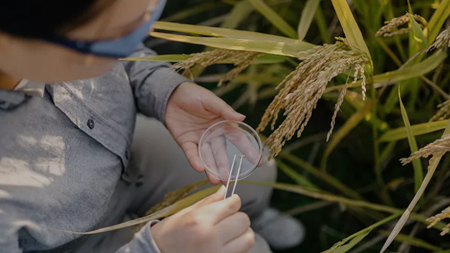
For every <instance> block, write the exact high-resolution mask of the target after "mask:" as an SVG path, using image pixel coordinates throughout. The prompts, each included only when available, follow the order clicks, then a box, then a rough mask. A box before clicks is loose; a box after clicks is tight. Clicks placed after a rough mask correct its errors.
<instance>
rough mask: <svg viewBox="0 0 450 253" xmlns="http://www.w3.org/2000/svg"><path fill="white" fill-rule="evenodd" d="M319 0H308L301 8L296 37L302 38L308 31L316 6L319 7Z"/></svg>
mask: <svg viewBox="0 0 450 253" xmlns="http://www.w3.org/2000/svg"><path fill="white" fill-rule="evenodd" d="M320 1H321V0H308V1H307V2H306V4H305V7H304V8H303V10H302V16H301V18H300V22H299V24H298V29H297V33H298V39H299V40H303V39H304V38H305V36H306V33H308V30H309V28H310V27H311V23H312V21H313V19H314V15H315V14H316V12H317V8H318V7H319V4H320Z"/></svg>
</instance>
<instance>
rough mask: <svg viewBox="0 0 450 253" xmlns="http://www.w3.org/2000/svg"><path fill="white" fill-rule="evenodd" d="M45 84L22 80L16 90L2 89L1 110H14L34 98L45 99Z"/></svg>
mask: <svg viewBox="0 0 450 253" xmlns="http://www.w3.org/2000/svg"><path fill="white" fill-rule="evenodd" d="M44 91H45V83H36V82H31V81H28V80H22V81H21V82H20V83H19V84H18V85H17V87H16V88H15V89H14V90H1V89H0V110H13V109H15V108H17V107H19V106H21V105H22V104H24V103H25V102H26V101H28V100H29V99H30V98H31V97H32V96H39V97H43V96H44Z"/></svg>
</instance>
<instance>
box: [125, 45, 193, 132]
mask: <svg viewBox="0 0 450 253" xmlns="http://www.w3.org/2000/svg"><path fill="white" fill-rule="evenodd" d="M154 55H156V53H155V52H154V51H152V50H150V49H149V48H147V47H145V46H144V45H143V44H141V45H140V46H139V47H138V48H137V49H136V50H135V51H134V53H133V54H132V55H130V57H147V56H154ZM123 64H124V66H125V70H126V72H127V74H128V78H129V79H130V83H131V86H132V88H133V93H134V97H135V100H136V105H137V109H138V112H140V113H142V114H144V115H146V116H148V117H153V118H156V119H158V120H159V121H161V122H162V123H163V124H164V123H165V122H164V117H165V112H166V106H167V102H168V100H169V98H170V95H171V94H172V92H173V91H174V90H175V89H176V88H177V87H178V85H180V84H181V83H184V82H191V80H189V79H187V78H185V77H183V76H181V75H180V74H178V73H177V72H176V71H175V70H173V69H171V68H170V64H168V63H165V62H150V61H124V62H123Z"/></svg>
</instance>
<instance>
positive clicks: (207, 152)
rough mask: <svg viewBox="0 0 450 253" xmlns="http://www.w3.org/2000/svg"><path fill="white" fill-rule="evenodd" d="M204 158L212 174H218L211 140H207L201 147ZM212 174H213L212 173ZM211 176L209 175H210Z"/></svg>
mask: <svg viewBox="0 0 450 253" xmlns="http://www.w3.org/2000/svg"><path fill="white" fill-rule="evenodd" d="M201 149H202V150H201V152H202V159H203V162H205V166H206V167H207V168H208V171H210V172H211V173H212V174H217V173H219V172H218V169H217V167H216V161H215V160H214V155H213V151H212V149H211V145H210V143H209V142H205V143H204V144H203V146H202V147H201ZM210 176H211V175H210ZM208 178H209V177H208Z"/></svg>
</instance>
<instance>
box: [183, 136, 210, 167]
mask: <svg viewBox="0 0 450 253" xmlns="http://www.w3.org/2000/svg"><path fill="white" fill-rule="evenodd" d="M181 149H183V152H184V155H185V156H186V158H187V159H188V161H189V163H190V164H191V166H192V168H194V170H196V171H197V172H203V171H204V170H205V167H204V166H203V164H202V162H201V161H200V157H199V155H198V146H197V144H195V143H193V142H185V143H183V144H181Z"/></svg>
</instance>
